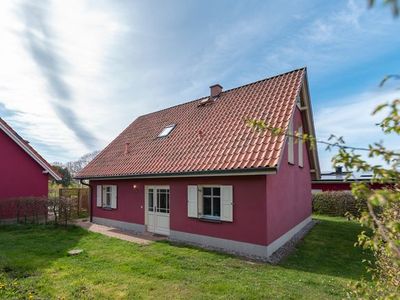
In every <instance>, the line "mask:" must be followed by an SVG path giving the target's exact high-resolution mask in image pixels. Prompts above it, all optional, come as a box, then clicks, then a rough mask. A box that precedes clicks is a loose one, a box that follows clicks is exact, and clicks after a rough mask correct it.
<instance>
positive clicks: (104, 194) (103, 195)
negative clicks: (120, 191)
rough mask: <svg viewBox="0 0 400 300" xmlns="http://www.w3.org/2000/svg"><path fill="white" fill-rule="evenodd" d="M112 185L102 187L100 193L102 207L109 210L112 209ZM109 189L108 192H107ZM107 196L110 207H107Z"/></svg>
mask: <svg viewBox="0 0 400 300" xmlns="http://www.w3.org/2000/svg"><path fill="white" fill-rule="evenodd" d="M112 187H113V186H112V185H103V191H102V197H103V198H102V199H103V201H102V207H103V208H107V209H111V208H112V189H113V188H112ZM107 189H109V191H107ZM107 195H110V205H107Z"/></svg>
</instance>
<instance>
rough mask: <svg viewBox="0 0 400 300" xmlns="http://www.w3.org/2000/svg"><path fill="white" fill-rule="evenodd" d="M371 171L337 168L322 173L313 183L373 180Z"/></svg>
mask: <svg viewBox="0 0 400 300" xmlns="http://www.w3.org/2000/svg"><path fill="white" fill-rule="evenodd" d="M371 179H372V174H371V173H357V172H348V171H342V170H341V169H340V171H338V170H336V171H333V172H324V173H321V178H320V179H319V180H313V183H343V182H354V181H371Z"/></svg>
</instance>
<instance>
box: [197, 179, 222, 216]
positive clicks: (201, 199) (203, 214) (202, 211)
mask: <svg viewBox="0 0 400 300" xmlns="http://www.w3.org/2000/svg"><path fill="white" fill-rule="evenodd" d="M198 187H199V194H200V197H199V198H200V201H198V205H199V206H200V207H199V211H200V214H199V217H200V218H201V219H208V220H221V213H222V195H221V192H222V189H221V185H200V186H198ZM205 188H210V189H211V195H209V196H208V195H207V196H206V197H210V200H211V203H210V206H211V215H209V214H205V213H204V197H205V196H204V189H205ZM214 188H218V189H219V195H214V194H213V193H214V191H213V189H214ZM214 198H219V216H216V215H213V211H214Z"/></svg>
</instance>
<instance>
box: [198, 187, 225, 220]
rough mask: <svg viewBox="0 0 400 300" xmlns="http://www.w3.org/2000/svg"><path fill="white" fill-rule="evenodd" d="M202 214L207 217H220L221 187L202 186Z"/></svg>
mask: <svg viewBox="0 0 400 300" xmlns="http://www.w3.org/2000/svg"><path fill="white" fill-rule="evenodd" d="M202 194H203V199H202V200H203V216H205V217H208V218H210V217H211V218H218V219H219V218H220V217H221V188H220V187H203V193H202Z"/></svg>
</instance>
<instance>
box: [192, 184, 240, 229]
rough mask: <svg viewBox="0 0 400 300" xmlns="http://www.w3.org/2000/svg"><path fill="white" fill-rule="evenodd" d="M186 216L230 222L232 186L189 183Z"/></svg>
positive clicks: (231, 218) (231, 217)
mask: <svg viewBox="0 0 400 300" xmlns="http://www.w3.org/2000/svg"><path fill="white" fill-rule="evenodd" d="M188 216H189V217H191V218H201V219H213V220H221V221H228V222H232V221H233V187H232V186H231V185H213V186H197V185H189V186H188Z"/></svg>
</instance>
